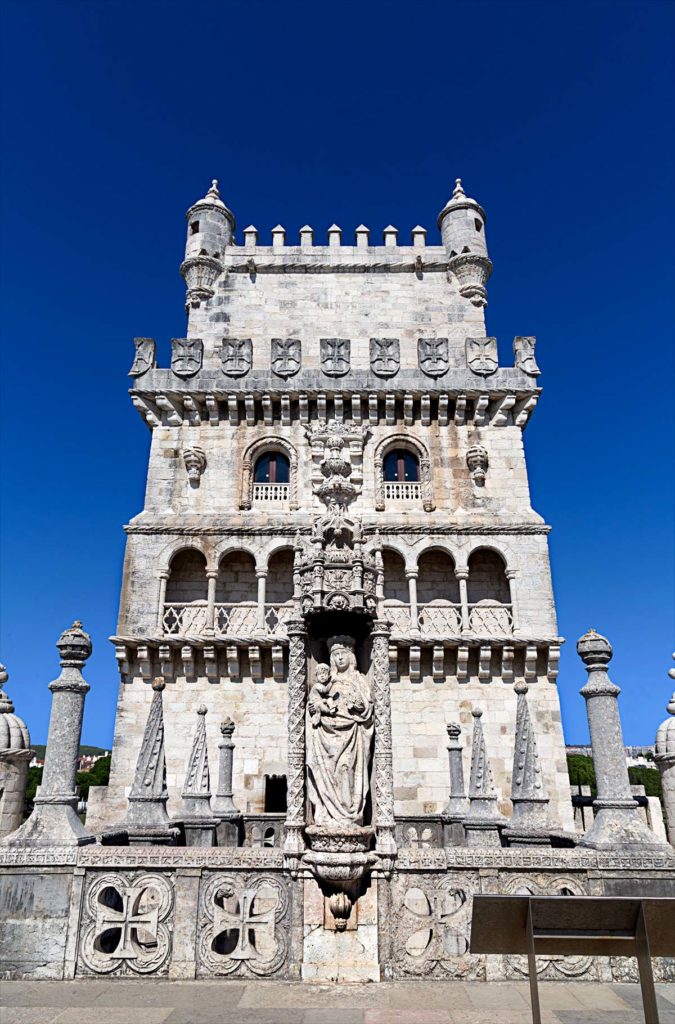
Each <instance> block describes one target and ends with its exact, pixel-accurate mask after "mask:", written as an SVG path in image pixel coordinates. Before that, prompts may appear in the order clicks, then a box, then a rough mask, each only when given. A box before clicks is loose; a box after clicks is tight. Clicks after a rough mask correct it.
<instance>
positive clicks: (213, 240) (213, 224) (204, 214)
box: [180, 178, 236, 306]
mask: <svg viewBox="0 0 675 1024" xmlns="http://www.w3.org/2000/svg"><path fill="white" fill-rule="evenodd" d="M186 217H187V222H188V228H187V240H186V242H185V260H184V261H183V263H182V264H181V268H180V272H181V274H182V276H183V278H184V280H185V284H186V285H187V305H188V306H198V305H200V303H201V302H202V300H206V299H210V298H211V296H212V295H213V284H214V282H215V280H216V278H217V277H218V276H219V274H221V273H222V270H223V262H222V260H223V256H224V255H225V250H226V248H227V247H228V245H232V242H233V238H234V229H235V226H236V225H235V219H234V214H233V213H232V211H231V210H228V208H227V207H226V206H225V203H224V202H223V201H222V199H221V198H220V193H219V192H218V180H217V179H216V178H214V179H213V181H212V182H211V188H210V189H209V190H208V192H207V193H206V195H205V196H204V198H203V199H200V200H199V202H197V203H195V204H194V206H191V207H190V209H189V210H188V212H187V214H186Z"/></svg>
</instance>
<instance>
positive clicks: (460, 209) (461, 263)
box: [438, 178, 492, 306]
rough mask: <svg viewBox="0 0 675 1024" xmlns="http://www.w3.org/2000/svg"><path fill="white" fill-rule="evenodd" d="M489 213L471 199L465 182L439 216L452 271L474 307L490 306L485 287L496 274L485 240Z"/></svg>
mask: <svg viewBox="0 0 675 1024" xmlns="http://www.w3.org/2000/svg"><path fill="white" fill-rule="evenodd" d="M486 219H487V218H486V216H485V210H484V209H483V207H482V206H481V205H480V204H479V203H477V202H476V200H475V199H471V198H470V197H469V196H467V195H466V194H465V192H464V189H463V188H462V179H461V178H457V180H456V181H455V190H454V192H453V193H452V198H451V199H449V200H448V202H447V203H446V204H445V206H444V207H443V209H442V210H441V212H440V213H439V215H438V227H439V229H440V232H441V237H442V239H443V245H444V246H445V249H446V252H447V254H448V258H449V263H448V266H449V270H450V272H451V273H452V274H454V275H455V277H456V278H457V281H458V283H459V292H460V295H462V296H464V298H467V299H470V300H471V302H472V303H473V305H474V306H486V305H487V292H486V290H485V284H486V282H487V279H488V277H489V276H490V274H491V273H492V263H491V262H490V260H489V259H488V252H487V241H486V238H485V221H486Z"/></svg>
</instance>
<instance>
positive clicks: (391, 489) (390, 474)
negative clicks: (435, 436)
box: [382, 448, 421, 501]
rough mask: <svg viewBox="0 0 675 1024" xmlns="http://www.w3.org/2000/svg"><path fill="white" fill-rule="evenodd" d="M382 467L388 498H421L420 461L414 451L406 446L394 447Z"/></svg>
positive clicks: (414, 499) (403, 499) (394, 499)
mask: <svg viewBox="0 0 675 1024" xmlns="http://www.w3.org/2000/svg"><path fill="white" fill-rule="evenodd" d="M382 469H383V476H384V496H385V499H386V500H388V501H419V500H420V498H421V485H420V463H419V459H418V458H417V456H416V455H415V453H414V452H411V451H408V449H406V448H394V449H393V450H392V451H390V452H387V454H386V455H385V457H384V463H383V466H382Z"/></svg>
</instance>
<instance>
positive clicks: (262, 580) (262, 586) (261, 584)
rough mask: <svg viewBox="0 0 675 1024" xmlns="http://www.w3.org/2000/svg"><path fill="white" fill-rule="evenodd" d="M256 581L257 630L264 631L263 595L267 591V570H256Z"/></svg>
mask: <svg viewBox="0 0 675 1024" xmlns="http://www.w3.org/2000/svg"><path fill="white" fill-rule="evenodd" d="M255 576H256V579H257V581H258V629H259V630H261V632H262V631H264V629H265V593H266V590H267V569H257V570H256V574H255Z"/></svg>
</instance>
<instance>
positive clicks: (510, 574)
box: [505, 569, 520, 633]
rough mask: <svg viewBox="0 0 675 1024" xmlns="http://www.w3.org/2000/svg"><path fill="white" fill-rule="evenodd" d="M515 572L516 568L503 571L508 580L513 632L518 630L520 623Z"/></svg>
mask: <svg viewBox="0 0 675 1024" xmlns="http://www.w3.org/2000/svg"><path fill="white" fill-rule="evenodd" d="M517 574H518V573H517V570H516V569H507V570H506V573H505V575H506V578H507V580H508V581H509V593H510V595H511V621H512V623H513V632H514V633H516V632H517V631H518V627H519V625H520V621H519V619H520V617H519V615H518V592H517V588H516V576H517Z"/></svg>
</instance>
